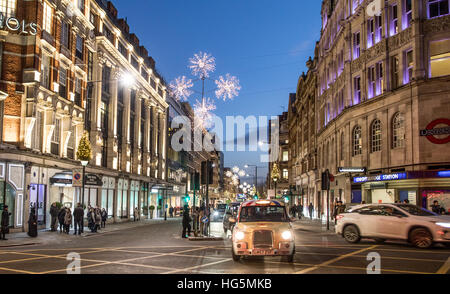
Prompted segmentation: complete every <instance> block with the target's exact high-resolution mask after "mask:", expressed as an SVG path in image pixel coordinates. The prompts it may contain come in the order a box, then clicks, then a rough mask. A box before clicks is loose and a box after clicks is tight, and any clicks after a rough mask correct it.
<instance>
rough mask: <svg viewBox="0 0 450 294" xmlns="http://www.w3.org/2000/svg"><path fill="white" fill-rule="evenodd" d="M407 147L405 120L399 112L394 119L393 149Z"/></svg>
mask: <svg viewBox="0 0 450 294" xmlns="http://www.w3.org/2000/svg"><path fill="white" fill-rule="evenodd" d="M403 147H405V119H404V118H403V115H402V114H401V113H400V112H397V113H396V114H395V115H394V118H393V119H392V148H394V149H395V148H403Z"/></svg>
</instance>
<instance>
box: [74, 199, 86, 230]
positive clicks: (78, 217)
mask: <svg viewBox="0 0 450 294" xmlns="http://www.w3.org/2000/svg"><path fill="white" fill-rule="evenodd" d="M73 220H74V229H75V232H74V233H73V234H74V235H76V234H77V232H78V235H81V233H83V229H84V209H83V207H82V206H81V203H78V204H77V207H76V208H75V209H74V210H73Z"/></svg>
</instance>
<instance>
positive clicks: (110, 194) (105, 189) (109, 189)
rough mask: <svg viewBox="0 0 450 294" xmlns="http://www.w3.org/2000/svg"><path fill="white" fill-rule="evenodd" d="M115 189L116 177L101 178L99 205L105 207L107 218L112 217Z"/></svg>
mask: <svg viewBox="0 0 450 294" xmlns="http://www.w3.org/2000/svg"><path fill="white" fill-rule="evenodd" d="M115 190H116V179H115V178H113V177H103V178H102V196H101V207H102V208H104V209H106V212H107V213H108V219H111V218H113V217H114V191H115Z"/></svg>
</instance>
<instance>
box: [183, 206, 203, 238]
mask: <svg viewBox="0 0 450 294" xmlns="http://www.w3.org/2000/svg"><path fill="white" fill-rule="evenodd" d="M205 216H206V217H207V218H208V221H204V217H205ZM208 222H209V215H208V213H207V212H206V208H205V206H202V207H193V208H192V217H191V215H190V209H189V207H188V206H187V205H186V206H185V207H184V209H183V219H182V225H183V231H182V233H181V237H182V238H188V237H189V236H191V233H192V231H194V233H195V235H196V236H197V235H198V234H200V235H203V236H206V235H208V225H207V223H208ZM191 224H192V225H191Z"/></svg>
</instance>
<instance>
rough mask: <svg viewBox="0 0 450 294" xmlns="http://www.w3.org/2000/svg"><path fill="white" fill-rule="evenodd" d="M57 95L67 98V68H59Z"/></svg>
mask: <svg viewBox="0 0 450 294" xmlns="http://www.w3.org/2000/svg"><path fill="white" fill-rule="evenodd" d="M59 96H61V97H63V98H67V70H66V69H65V68H62V67H60V68H59Z"/></svg>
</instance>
